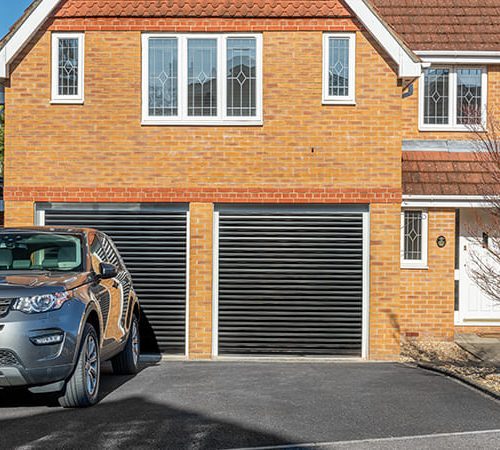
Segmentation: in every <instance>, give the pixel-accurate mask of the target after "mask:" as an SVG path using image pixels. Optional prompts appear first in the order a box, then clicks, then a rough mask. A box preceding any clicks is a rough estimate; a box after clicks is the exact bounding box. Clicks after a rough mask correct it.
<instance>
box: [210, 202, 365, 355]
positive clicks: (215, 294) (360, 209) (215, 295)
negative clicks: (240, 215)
mask: <svg viewBox="0 0 500 450" xmlns="http://www.w3.org/2000/svg"><path fill="white" fill-rule="evenodd" d="M225 208H227V209H232V210H234V211H238V210H240V211H251V210H255V211H263V212H270V213H271V212H276V211H277V210H279V211H280V212H283V211H290V212H297V210H298V209H300V210H301V211H308V210H309V211H313V210H316V211H328V212H355V213H361V214H362V223H363V281H362V286H363V294H362V338H361V359H367V358H368V356H369V330H370V208H369V205H317V204H311V205H303V204H300V205H299V204H297V205H269V204H267V205H236V204H232V205H224V204H219V205H215V208H214V218H213V264H212V266H213V274H212V280H213V282H212V356H213V357H214V358H223V359H231V358H238V357H233V356H224V357H219V333H218V330H219V217H220V211H221V210H224V209H225ZM251 358H252V356H249V357H245V359H251ZM253 358H256V357H253ZM328 358H332V359H353V358H352V357H348V358H345V357H340V356H332V357H328ZM301 359H303V358H301ZM315 359H317V358H315ZM356 359H357V358H356Z"/></svg>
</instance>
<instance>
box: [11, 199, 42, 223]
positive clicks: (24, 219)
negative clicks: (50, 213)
mask: <svg viewBox="0 0 500 450" xmlns="http://www.w3.org/2000/svg"><path fill="white" fill-rule="evenodd" d="M4 208H5V213H4V224H5V226H6V227H20V226H26V225H28V226H29V225H33V224H34V223H35V208H34V205H33V201H9V200H6V201H5V205H4Z"/></svg>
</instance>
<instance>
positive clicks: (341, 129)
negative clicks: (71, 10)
mask: <svg viewBox="0 0 500 450" xmlns="http://www.w3.org/2000/svg"><path fill="white" fill-rule="evenodd" d="M313 23H314V27H313V26H312V24H313ZM212 25H213V24H212ZM321 25H322V22H321V20H315V21H313V22H310V23H309V24H308V26H309V27H310V28H311V30H310V31H287V30H286V29H285V30H281V29H280V30H277V31H265V30H266V29H265V28H259V27H262V24H261V25H259V24H256V25H255V28H254V30H258V29H261V30H262V29H263V30H264V33H263V41H264V47H263V60H264V67H263V70H264V125H263V126H259V127H236V126H235V127H193V126H186V127H182V126H180V127H176V126H163V127H162V126H147V127H146V126H141V33H140V32H139V31H106V30H105V29H104V30H101V31H91V30H90V28H88V31H86V38H85V39H86V51H85V53H86V60H85V104H84V105H51V104H50V65H49V63H50V32H41V33H39V35H38V36H37V37H36V39H35V40H34V42H33V43H32V45H31V47H30V48H28V49H27V50H26V51H25V52H24V54H23V55H21V57H20V58H19V59H18V61H17V64H16V65H14V67H13V70H12V77H11V81H10V85H9V86H8V87H7V89H6V102H7V108H6V110H7V114H6V133H7V151H6V162H5V175H6V178H5V198H6V200H7V202H6V222H7V225H20V224H24V225H28V224H32V223H33V204H34V203H35V202H36V201H59V202H60V201H72V202H79V201H80V202H83V201H111V202H112V201H144V202H153V201H162V202H168V201H172V202H174V201H175V202H182V201H184V202H192V205H191V210H192V221H193V222H192V225H191V231H192V239H194V240H193V241H192V243H191V250H192V254H191V264H190V267H191V281H190V282H191V287H190V297H191V300H190V311H189V325H190V336H189V338H190V343H189V348H190V354H191V355H192V356H193V357H199V358H205V357H208V356H209V355H210V344H211V332H210V328H211V312H210V308H211V258H212V256H211V245H212V244H211V210H212V205H211V204H212V203H214V202H242V203H244V202H253V203H256V202H257V203H262V202H268V203H365V204H368V203H371V204H372V211H373V221H372V239H373V242H372V256H373V258H372V266H371V270H372V279H371V289H372V293H371V312H372V316H373V317H372V325H371V335H370V336H371V338H370V357H372V358H377V359H379V358H393V357H395V355H397V354H398V348H399V334H398V333H399V331H398V329H397V327H395V323H394V317H395V316H396V317H397V315H398V313H399V311H398V310H399V288H400V284H399V268H398V264H399V228H398V227H399V225H398V224H399V222H398V220H399V215H398V210H399V207H400V202H401V136H402V135H401V127H402V126H401V107H402V102H401V87H400V86H399V84H398V80H397V76H396V74H395V72H394V67H392V64H391V63H389V62H388V61H387V59H386V58H385V57H384V56H383V53H382V52H381V51H380V49H379V48H378V47H377V45H376V44H375V43H374V41H373V40H372V39H371V38H370V37H369V36H368V35H367V34H366V33H364V32H358V33H357V42H356V58H357V65H356V91H357V92H356V94H357V95H356V105H355V106H340V105H337V106H333V105H328V106H323V105H322V104H321V95H322V93H321V88H322V86H321V83H322V81H321V78H322V77H321V72H322V32H321V31H319V30H320V29H322V26H321ZM54 26H55V25H54ZM58 26H59V27H61V26H62V25H61V22H60V21H59V22H58ZM67 26H68V28H70V23H69V22H68V24H67ZM183 26H185V25H183ZM240 26H242V25H241V24H240ZM324 26H325V27H329V28H328V29H333V28H334V27H333V24H332V21H331V20H328V22H327V23H326V22H325V25H324ZM337 26H338V28H337V29H339V30H341V29H346V28H345V26H346V24H345V22H344V21H339V22H338V24H337ZM350 26H351V27H352V24H350ZM165 27H168V24H167V25H165ZM343 27H344V28H343ZM79 29H80V28H76V29H74V31H76V30H79ZM323 29H325V28H323ZM223 30H224V28H223ZM165 31H168V28H165ZM48 168H50V169H49V170H48ZM386 216H387V217H386ZM196 261H197V262H196Z"/></svg>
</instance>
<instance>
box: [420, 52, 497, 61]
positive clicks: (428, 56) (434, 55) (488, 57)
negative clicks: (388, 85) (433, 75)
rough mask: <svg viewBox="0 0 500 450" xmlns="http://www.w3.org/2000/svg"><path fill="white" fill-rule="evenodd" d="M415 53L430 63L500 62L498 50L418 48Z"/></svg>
mask: <svg viewBox="0 0 500 450" xmlns="http://www.w3.org/2000/svg"><path fill="white" fill-rule="evenodd" d="M415 53H416V54H417V55H419V56H420V57H421V58H422V61H424V62H426V63H431V64H500V51H478V50H456V51H451V50H418V51H416V52H415Z"/></svg>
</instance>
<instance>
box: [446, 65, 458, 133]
mask: <svg viewBox="0 0 500 450" xmlns="http://www.w3.org/2000/svg"><path fill="white" fill-rule="evenodd" d="M448 91H449V96H450V100H449V102H448V107H449V108H450V109H449V114H448V117H449V125H450V126H452V127H456V126H457V94H458V91H457V70H456V68H455V67H451V68H450V83H449V88H448Z"/></svg>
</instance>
